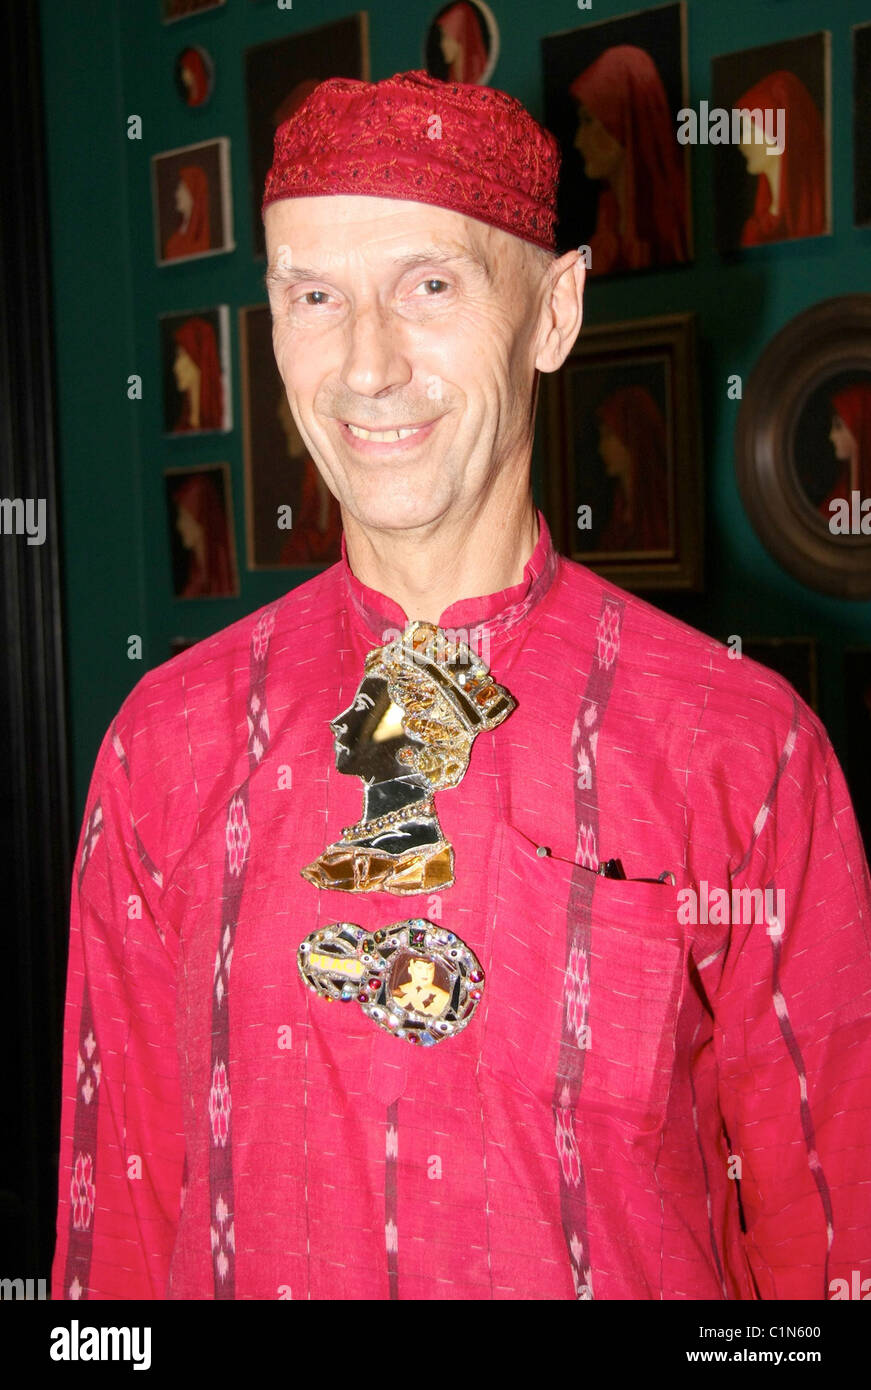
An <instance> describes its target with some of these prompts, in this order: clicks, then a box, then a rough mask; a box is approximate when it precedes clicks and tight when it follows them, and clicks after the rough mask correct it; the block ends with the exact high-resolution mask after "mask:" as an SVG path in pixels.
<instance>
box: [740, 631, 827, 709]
mask: <svg viewBox="0 0 871 1390" xmlns="http://www.w3.org/2000/svg"><path fill="white" fill-rule="evenodd" d="M741 654H742V656H749V657H750V659H751V661H758V662H759V664H760V666H767V667H768V668H769V670H771V671H776V672H777V673H778V675H780V676H783V677H784V679H785V680H788V681H789V683H790V685H791V686H792V687H793V689H794V690H796V691H797V692H798V694H799V695H800V696H801V698H802V699H803V700H804V702H805V704H807V705H810V707H811V709H812V710H816V711H817V712H819V700H818V684H817V644H816V638H814V637H746V638H745V639H744V641H743V643H742V649H741Z"/></svg>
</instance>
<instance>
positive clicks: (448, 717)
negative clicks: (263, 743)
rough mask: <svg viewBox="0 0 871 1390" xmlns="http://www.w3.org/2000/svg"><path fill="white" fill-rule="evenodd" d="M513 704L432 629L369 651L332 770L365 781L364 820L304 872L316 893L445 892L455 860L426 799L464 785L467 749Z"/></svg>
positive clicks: (338, 734)
mask: <svg viewBox="0 0 871 1390" xmlns="http://www.w3.org/2000/svg"><path fill="white" fill-rule="evenodd" d="M515 704H516V702H515V701H514V699H513V698H512V696H511V695H509V693H508V691H507V690H505V689H504V688H503V687H502V686H501V685H497V684H496V682H495V681H494V680H493V679H492V677H491V675H490V671H489V669H488V667H487V666H486V665H485V664H484V662H483V661H481V660H479V658H477V657H476V656H474V655H473V653H472V652H471V650H470V649H469V647H468V646H466V644H465V643H464V642H462V641H460V640H457V639H456V638H455V637H451V636H450V634H448V633H446V632H444V631H443V630H442V629H441V628H439V627H435V626H434V625H433V624H432V623H423V622H415V623H411V624H410V625H409V626H408V627H407V628H406V630H405V632H404V634H403V635H402V637H401V639H400V640H398V641H397V642H394V643H388V644H386V645H385V646H382V647H376V648H375V649H374V650H373V651H371V652H369V653H368V655H367V657H366V662H365V672H364V676H363V679H362V681H361V682H360V685H359V687H358V688H357V692H356V694H355V696H354V701H353V703H352V704H351V705H349V706H348V708H347V709H346V710H343V711H342V713H341V714H339V715H337V716H336V718H335V719H333V720H331V722H330V728H331V729H332V732H333V736H334V739H335V749H336V767H337V768H338V770H339V771H340V772H344V773H347V774H348V775H349V776H357V777H360V778H362V780H363V784H364V793H363V799H364V804H363V816H362V818H361V819H360V820H359V821H358V822H357V824H356V825H353V826H348V827H347V828H346V829H345V830H344V831H343V833H342V838H341V840H339V841H337V842H335V843H334V844H331V845H329V846H328V847H327V848H326V849H325V850H324V852H323V853H322V854H321V855H319V856H318V858H317V859H315V860H314V862H313V863H311V864H308V865H306V867H305V868H304V869H302V870H301V873H302V876H303V878H306V879H308V881H309V882H310V883H313V884H314V885H315V886H316V887H317V888H329V889H339V890H341V891H344V892H350V893H370V892H375V891H380V892H387V893H398V894H412V893H429V892H433V891H434V890H436V889H440V888H449V887H450V885H451V884H452V883H453V881H454V852H453V848H452V847H451V845H449V844H448V842H447V841H446V840H445V838H444V836H443V834H442V829H441V826H440V825H439V819H438V814H437V812H436V809H435V804H434V802H433V794H434V793H435V792H437V791H442V790H444V789H445V788H448V787H455V786H457V784H458V783H459V782H461V781H462V779H463V776H464V774H465V771H466V768H467V767H468V765H469V757H470V754H471V749H472V744H473V743H474V741H475V738H476V737H477V735H478V734H479V733H481V732H482V730H485V729H487V730H489V729H495V728H496V727H497V726H498V725H499V724H501V723H502V721H503V720H504V719H507V717H508V715H509V714H510V713H511V711H512V710H513V709H514V708H515Z"/></svg>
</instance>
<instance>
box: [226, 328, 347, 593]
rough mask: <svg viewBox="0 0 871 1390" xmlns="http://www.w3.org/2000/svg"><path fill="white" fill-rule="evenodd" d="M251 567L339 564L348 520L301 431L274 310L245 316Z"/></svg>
mask: <svg viewBox="0 0 871 1390" xmlns="http://www.w3.org/2000/svg"><path fill="white" fill-rule="evenodd" d="M239 345H240V356H241V360H242V415H243V447H244V453H245V535H246V545H247V551H248V560H247V564H248V568H249V569H251V570H261V569H288V568H300V567H305V568H307V569H311V568H312V567H317V566H325V565H332V564H335V563H336V561H337V560H338V559H340V557H341V546H342V515H341V512H340V510H339V504H338V502H337V501H336V499H335V497H334V496H333V494H332V493H331V492H330V490H329V488H328V487H327V485H326V483H325V482H324V480H323V478H322V477H321V475H320V473H319V472H318V469H317V467H316V466H315V463H314V460H313V459H312V458H311V456H310V454H309V452H308V449H307V448H306V445H305V443H304V441H303V438H302V435H301V434H300V432H299V429H298V427H297V424H296V421H295V420H294V418H293V415H292V414H291V410H290V406H289V405H288V401H287V392H286V391H285V389H284V382H283V381H282V380H281V377H280V375H279V372H278V368H277V366H276V365H275V354H274V352H273V350H272V316H271V314H270V311H269V305H268V304H257V305H253V306H251V307H249V308H245V309H240V310H239Z"/></svg>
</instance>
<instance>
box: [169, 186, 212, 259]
mask: <svg viewBox="0 0 871 1390" xmlns="http://www.w3.org/2000/svg"><path fill="white" fill-rule="evenodd" d="M175 206H176V209H177V210H178V212H179V213H180V215H181V222H180V224H179V226H178V227H177V228H176V230H175V231H174V232H173V233H172V236H170V237H169V239H168V241H167V243H166V246H165V247H164V252H163V255H164V259H165V260H167V261H173V260H178V258H179V257H180V256H195V255H197V254H198V253H199V252H201V251H210V250H211V248H212V238H211V227H210V222H209V180H208V178H207V177H206V172H205V170H204V169H201V168H200V166H199V165H198V164H187V165H185V167H184V168H183V169H180V170H179V175H178V184H177V185H176V190H175Z"/></svg>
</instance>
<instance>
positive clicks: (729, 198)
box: [705, 33, 832, 252]
mask: <svg viewBox="0 0 871 1390" xmlns="http://www.w3.org/2000/svg"><path fill="white" fill-rule="evenodd" d="M829 38H830V36H829V34H828V33H819V34H806V35H803V36H802V37H800V38H796V39H783V40H782V41H781V42H779V43H772V44H766V45H765V47H763V48H747V49H744V50H742V51H741V52H739V53H728V54H724V55H723V56H722V57H719V58H715V59H714V60H713V62H712V64H711V77H712V97H713V99H712V102H711V110H710V111H709V113H708V119H707V125H706V129H705V134H706V137H707V143H709V144H712V145H716V146H717V148H716V149H715V152H714V159H715V163H714V212H715V229H716V233H715V234H716V242H717V247H718V249H719V250H720V251H722V252H729V251H738V250H742V249H746V248H747V247H751V246H763V245H768V244H769V243H771V242H778V241H797V240H799V239H800V238H801V237H811V236H823V235H825V234H826V233H828V232H830V231H831V230H832V227H831V173H830V157H829V147H830V114H829V106H830V95H829V88H830V78H829V69H830V63H829ZM742 113H745V114H742Z"/></svg>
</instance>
